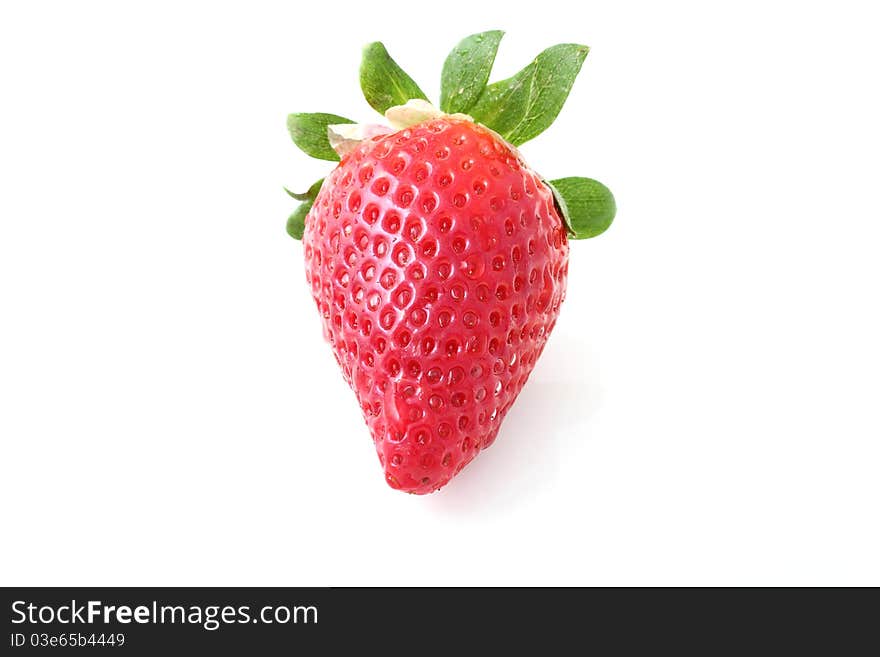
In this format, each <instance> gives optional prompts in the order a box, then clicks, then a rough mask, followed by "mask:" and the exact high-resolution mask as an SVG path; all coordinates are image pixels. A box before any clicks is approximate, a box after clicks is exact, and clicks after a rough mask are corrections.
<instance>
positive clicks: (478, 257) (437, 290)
mask: <svg viewBox="0 0 880 657" xmlns="http://www.w3.org/2000/svg"><path fill="white" fill-rule="evenodd" d="M303 246H304V248H305V262H306V280H308V281H309V283H310V284H311V287H312V295H313V296H314V298H315V303H316V304H317V306H318V309H319V310H320V312H321V317H322V318H323V322H324V333H325V336H326V338H327V339H328V340H329V341H330V344H331V345H332V346H333V349H334V352H335V355H336V360H337V361H338V362H339V364H340V366H341V367H342V371H343V374H344V375H345V378H346V380H347V381H348V382H349V383H350V384H351V387H352V388H353V389H354V391H355V394H356V395H357V398H358V401H359V402H360V404H361V408H362V409H363V412H364V417H365V418H366V420H367V424H368V425H369V426H370V431H371V432H372V434H373V440H374V441H375V443H376V449H377V450H378V452H379V460H380V462H382V464H383V465H384V466H385V477H386V479H387V481H388V483H389V484H390V485H391V486H392V487H394V488H400V489H402V490H406V491H409V492H413V493H427V492H430V491H433V490H436V489H437V488H439V487H440V486H442V485H444V484H445V483H446V482H448V481H449V479H450V478H451V477H452V476H453V475H454V474H456V473H457V472H458V471H460V470H461V469H462V468H463V467H464V466H465V465H466V464H467V463H468V462H469V461H470V460H471V459H473V458H474V457H475V456H476V455H477V453H478V452H479V451H480V450H481V449H484V448H486V447H488V446H489V445H490V444H492V441H493V440H495V436H496V435H497V433H498V428H499V426H500V425H501V421H502V420H503V419H504V416H505V414H506V413H507V410H508V409H509V408H510V406H511V404H513V402H514V400H515V399H516V397H517V395H518V394H519V392H520V390H521V389H522V387H523V384H524V383H525V382H526V380H527V379H528V377H529V374H530V373H531V371H532V368H533V367H534V365H535V360H536V359H537V357H538V356H539V355H540V354H541V351H542V350H543V349H544V344H545V343H546V341H547V338H548V337H549V335H550V332H551V331H552V330H553V326H554V324H555V323H556V318H557V316H558V314H559V304H560V303H561V302H562V299H563V296H564V294H565V282H566V273H567V269H568V241H567V239H566V229H565V226H564V224H563V222H562V219H561V218H560V217H559V215H558V213H557V212H556V208H555V207H554V202H553V195H552V193H551V192H550V190H549V189H548V188H547V187H546V185H544V184H543V183H542V182H541V180H540V178H539V177H538V176H537V174H535V172H534V171H532V170H531V169H530V168H529V167H528V166H526V164H525V163H524V162H523V161H522V159H521V158H520V156H519V154H518V153H517V152H516V149H515V148H513V147H511V146H510V145H509V144H507V143H505V142H504V141H503V140H501V139H500V138H499V137H498V136H497V135H494V134H493V133H491V132H490V131H489V130H487V129H486V128H483V127H481V126H478V125H476V124H474V123H472V122H469V121H466V120H460V119H438V120H434V121H430V122H428V123H422V124H420V125H416V126H414V127H412V128H408V129H406V130H402V131H400V132H396V133H393V134H391V135H389V136H385V137H378V138H373V139H372V140H369V141H367V142H366V143H364V144H363V145H361V146H360V147H358V148H357V149H355V151H354V152H352V153H351V154H349V155H348V156H346V157H345V158H344V159H343V160H342V162H341V163H340V165H339V166H338V167H337V168H336V170H334V171H333V173H331V174H330V176H328V178H327V179H326V180H325V182H324V185H323V188H322V190H321V193H320V194H318V197H317V199H316V200H315V203H314V205H313V206H312V209H311V212H310V213H309V215H308V218H307V219H306V230H305V234H304V236H303Z"/></svg>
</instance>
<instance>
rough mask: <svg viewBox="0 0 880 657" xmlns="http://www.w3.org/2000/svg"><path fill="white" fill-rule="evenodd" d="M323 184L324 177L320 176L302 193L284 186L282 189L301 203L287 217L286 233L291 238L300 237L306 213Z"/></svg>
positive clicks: (297, 238)
mask: <svg viewBox="0 0 880 657" xmlns="http://www.w3.org/2000/svg"><path fill="white" fill-rule="evenodd" d="M323 184H324V179H323V178H321V179H320V180H319V181H317V182H316V183H314V184H313V185H312V186H311V187H309V189H308V191H306V192H303V193H302V194H297V193H295V192H292V191H290V190H289V189H287V187H285V188H284V191H285V192H287V193H288V194H290V196H292V197H293V198H295V199H296V200H297V201H302V203H300V204H299V205H298V206H296V210H294V211H293V214H292V215H290V216H289V217H288V218H287V234H288V235H290V236H291V237H292V238H293V239H296V240H301V239H302V236H303V231H304V230H305V229H306V215H307V214H308V213H309V210H311V209H312V203H314V202H315V199H316V198H318V193H319V192H320V191H321V185H323Z"/></svg>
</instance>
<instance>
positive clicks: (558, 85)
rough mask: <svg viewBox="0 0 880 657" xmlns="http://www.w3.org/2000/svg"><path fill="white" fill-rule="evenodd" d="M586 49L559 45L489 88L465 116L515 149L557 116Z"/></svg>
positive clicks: (564, 44) (587, 49)
mask: <svg viewBox="0 0 880 657" xmlns="http://www.w3.org/2000/svg"><path fill="white" fill-rule="evenodd" d="M589 51H590V49H589V48H588V47H587V46H582V45H579V44H576V43H562V44H559V45H557V46H552V47H550V48H547V49H546V50H544V51H543V52H542V53H541V54H539V55H538V56H537V57H536V58H535V59H534V60H532V62H531V63H530V64H529V65H528V66H526V67H525V68H524V69H522V70H521V71H520V72H519V73H517V74H516V75H514V76H513V77H511V78H508V79H506V80H502V81H500V82H495V83H494V84H490V85H489V86H488V87H486V89H485V90H484V91H483V93H482V95H481V96H480V98H479V100H477V102H476V104H475V105H474V106H473V107H471V108H470V110H469V111H468V113H469V114H470V115H471V116H473V117H474V119H475V120H476V121H478V122H480V123H482V124H483V125H486V126H488V127H489V128H492V130H494V131H495V132H497V133H498V134H500V135H501V136H502V137H504V138H505V139H506V140H507V141H509V142H510V143H511V144H513V145H515V146H519V145H520V144H524V143H525V142H527V141H529V140H530V139H533V138H535V137H537V136H538V135H539V134H541V133H542V132H544V130H546V129H547V128H549V127H550V125H551V124H552V123H553V121H554V120H556V117H557V116H559V112H560V110H561V109H562V106H563V105H564V104H565V99H566V98H568V94H569V92H570V91H571V86H572V84H574V80H575V78H576V77H577V74H578V73H579V72H580V70H581V66H582V65H583V63H584V59H585V58H586V56H587V53H588V52H589Z"/></svg>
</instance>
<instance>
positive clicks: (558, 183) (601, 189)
mask: <svg viewBox="0 0 880 657" xmlns="http://www.w3.org/2000/svg"><path fill="white" fill-rule="evenodd" d="M544 183H545V184H546V185H547V186H548V187H549V188H550V190H551V191H552V192H553V199H554V200H555V201H556V208H557V210H559V214H560V215H562V220H563V221H564V222H565V227H566V228H567V229H568V232H569V233H570V235H571V237H572V238H573V239H576V240H583V239H588V238H590V237H596V235H601V234H602V233H604V232H605V231H606V230H608V227H609V226H610V225H611V222H612V221H614V215H615V213H616V212H617V204H616V203H615V202H614V195H613V194H612V193H611V190H610V189H608V188H607V187H606V186H605V185H603V184H602V183H600V182H599V181H598V180H593V179H592V178H579V177H571V178H558V179H556V180H545V181H544Z"/></svg>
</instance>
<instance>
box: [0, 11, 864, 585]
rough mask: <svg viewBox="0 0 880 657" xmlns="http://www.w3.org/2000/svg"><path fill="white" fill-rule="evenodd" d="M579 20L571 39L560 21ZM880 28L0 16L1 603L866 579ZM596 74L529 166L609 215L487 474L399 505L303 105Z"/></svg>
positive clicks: (349, 110)
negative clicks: (320, 267)
mask: <svg viewBox="0 0 880 657" xmlns="http://www.w3.org/2000/svg"><path fill="white" fill-rule="evenodd" d="M575 6H577V7H578V8H577V9H574V7H575ZM869 7H870V3H867V2H865V3H857V2H835V3H811V2H807V3H804V2H797V3H795V2H792V3H783V2H754V3H752V2H737V3H728V4H727V5H726V7H724V6H721V5H720V3H702V2H699V3H698V2H694V3H682V2H663V3H655V2H638V3H636V2H608V3H591V2H587V3H570V2H550V1H548V0H542V1H541V2H540V3H536V4H534V5H524V6H523V8H522V9H513V8H512V6H511V5H510V3H508V2H485V1H481V2H474V1H473V0H468V1H466V2H456V1H451V0H450V1H446V2H443V3H424V4H418V3H412V2H406V3H394V2H383V3H380V4H378V5H375V6H370V5H368V4H367V3H362V2H359V3H351V4H349V5H348V6H346V5H345V4H343V3H340V2H338V1H337V2H333V3H299V2H294V1H292V0H289V1H287V2H283V3H267V2H247V3H245V2H241V3H216V2H212V3H204V4H202V3H195V2H180V3H178V2H173V3H163V2H143V3H117V2H106V3H97V2H79V3H61V2H59V3H48V2H31V3H23V2H22V3H4V4H3V8H2V10H0V61H2V68H0V89H2V96H3V100H2V102H0V158H2V160H0V190H2V191H0V221H2V231H0V313H2V323H0V334H2V341H0V405H2V406H0V435H2V458H0V512H2V517H0V526H2V530H0V531H2V536H3V538H2V540H0V583H2V584H7V585H11V584H33V585H36V584H42V585H50V584H92V585H131V584H177V585H197V584H204V585H224V584H229V585H232V584H239V585H243V584H250V585H328V584H329V585H342V584H351V585H370V584H377V585H384V584H389V585H390V584H404V585H409V584H474V585H478V584H479V585H483V584H589V585H592V584H595V585H605V584H619V585H632V584H696V585H704V584H730V585H745V584H765V585H783V584H820V585H821V584H839V585H843V584H873V585H878V584H880V559H878V558H877V555H878V553H880V530H878V500H880V482H878V467H880V445H878V439H880V419H878V399H880V349H878V342H880V339H878V336H880V322H878V290H877V287H878V281H880V265H878V238H880V200H878V196H880V195H878V181H880V166H878V162H880V159H878V158H880V156H878V153H880V134H878V125H880V121H878V116H880V102H878V90H877V89H878V85H877V71H878V59H880V58H878V51H877V46H876V24H877V23H876V15H875V16H873V17H872V16H871V15H870V14H869V10H868V8H869ZM492 28H503V29H506V30H507V36H506V37H505V39H504V41H503V42H502V47H501V50H500V53H499V57H498V63H497V67H496V75H495V76H494V78H495V79H500V78H501V77H503V76H507V75H509V74H511V73H513V72H514V71H515V70H517V69H518V68H520V67H521V66H523V65H524V64H526V63H527V62H528V61H529V59H530V58H531V57H532V56H533V55H534V54H536V53H537V52H538V51H539V50H541V49H542V48H544V47H546V46H548V45H551V44H554V43H558V42H565V41H576V42H582V43H586V44H589V45H590V46H591V47H592V52H591V54H590V55H589V57H588V58H587V61H586V64H585V66H584V69H583V72H582V74H581V76H580V78H579V80H578V82H577V83H576V85H575V88H574V90H573V92H572V94H571V96H570V98H569V101H568V104H567V106H566V108H565V109H564V110H563V113H562V115H561V116H560V118H559V120H558V122H557V123H556V124H555V125H554V126H553V128H551V129H550V130H549V131H548V132H546V133H544V134H543V135H542V136H541V137H539V138H538V139H537V140H535V141H534V142H532V143H529V144H527V145H526V146H525V147H524V148H523V152H524V155H525V156H526V158H527V159H528V160H529V161H530V163H531V164H532V165H533V166H535V167H536V168H537V169H538V170H539V171H541V172H542V173H543V174H544V175H545V176H547V177H548V178H554V177H561V176H566V175H586V176H593V177H596V178H599V179H601V180H603V181H604V182H606V183H607V184H608V185H609V186H610V187H611V188H612V189H613V190H614V192H615V194H616V196H617V198H618V204H619V213H618V217H617V221H616V222H615V224H614V225H613V226H612V228H611V229H610V231H609V232H608V233H606V234H605V235H604V236H602V237H600V238H598V239H595V240H591V241H584V242H579V243H574V245H573V248H572V258H571V278H570V281H569V295H568V299H567V301H566V303H565V306H564V308H563V313H562V316H561V319H560V322H559V324H558V327H557V329H556V332H555V333H554V335H553V337H552V339H551V341H550V343H549V345H548V348H547V350H546V351H545V354H544V356H543V358H542V360H541V362H539V364H538V366H537V368H536V369H535V371H534V374H533V377H532V379H531V381H530V383H529V384H528V386H526V389H525V390H524V391H523V393H522V395H521V396H520V398H519V401H518V402H517V404H516V405H515V406H514V408H513V409H512V411H511V412H510V414H509V416H508V418H507V420H506V422H505V425H504V427H503V429H502V432H501V435H500V437H499V439H498V441H497V442H496V443H495V445H494V446H493V447H492V448H491V449H490V450H489V451H488V452H486V453H485V454H482V455H481V456H480V457H479V458H478V459H477V461H476V462H474V463H473V464H472V465H471V466H470V467H468V468H467V469H466V470H465V471H464V472H463V473H462V474H461V475H460V476H459V477H457V478H456V479H455V480H454V481H453V482H452V484H451V485H449V486H448V487H447V488H446V489H444V490H443V491H441V492H440V493H437V494H434V495H431V496H429V497H412V496H407V495H403V494H401V493H398V492H395V491H392V490H391V489H390V488H388V487H387V486H386V485H385V483H384V481H383V477H382V474H381V470H380V467H379V464H378V461H377V459H376V456H375V453H374V449H373V446H372V444H371V441H370V437H369V434H368V432H367V430H366V427H365V426H364V424H363V422H362V419H361V417H360V411H359V409H358V406H357V404H356V403H355V400H354V397H353V395H352V393H351V392H350V391H349V390H348V389H347V387H346V385H345V383H344V382H343V380H342V377H341V376H340V375H339V373H338V372H337V371H336V367H335V364H334V362H333V359H332V356H331V353H330V349H329V347H327V346H326V345H325V344H324V343H323V342H322V339H321V332H320V327H319V322H318V317H317V314H316V313H315V311H314V307H313V305H312V302H311V300H310V298H309V295H308V291H307V288H306V284H305V281H304V275H303V267H302V253H301V247H300V244H298V243H297V242H295V241H293V240H291V239H290V238H289V237H287V235H286V234H285V231H284V224H285V220H286V217H287V215H288V214H289V213H290V211H291V210H292V208H293V203H292V201H291V200H290V199H288V198H287V197H286V196H285V195H284V193H283V192H282V190H281V186H282V185H288V186H292V187H295V188H305V187H306V186H308V184H309V183H311V182H312V181H313V180H314V179H315V178H317V177H319V176H320V175H322V174H323V172H324V171H325V170H326V166H327V165H326V164H325V163H320V162H317V161H312V160H309V159H308V158H307V157H305V156H304V155H302V154H300V153H299V151H297V149H296V148H295V147H294V146H293V144H292V143H291V142H290V140H289V137H288V135H287V133H286V129H285V117H286V114H287V113H288V112H292V111H328V112H334V113H338V114H343V115H346V116H350V117H351V118H354V119H359V120H366V119H370V118H372V117H373V115H372V110H370V109H369V107H368V106H367V105H366V103H365V102H364V101H363V99H362V98H361V97H360V91H359V89H358V84H357V67H358V63H359V58H360V49H361V46H362V45H363V44H364V43H366V42H368V41H371V40H376V39H381V40H383V41H385V43H386V45H387V46H388V48H389V50H390V51H391V53H392V55H394V56H395V58H396V59H397V60H398V61H399V62H400V63H401V64H402V65H403V67H404V68H405V69H406V70H407V71H408V72H409V73H410V74H411V75H412V76H413V77H414V78H416V79H417V80H419V81H420V82H421V85H422V86H423V87H424V88H425V90H426V91H427V92H428V93H429V95H433V96H435V97H436V94H437V90H438V88H439V74H440V68H441V65H442V62H443V58H444V57H445V55H446V53H447V51H448V49H449V48H450V47H451V46H452V45H454V43H455V42H456V41H457V40H458V39H459V38H461V37H463V36H465V35H466V34H470V33H473V32H477V31H481V30H485V29H492Z"/></svg>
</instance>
